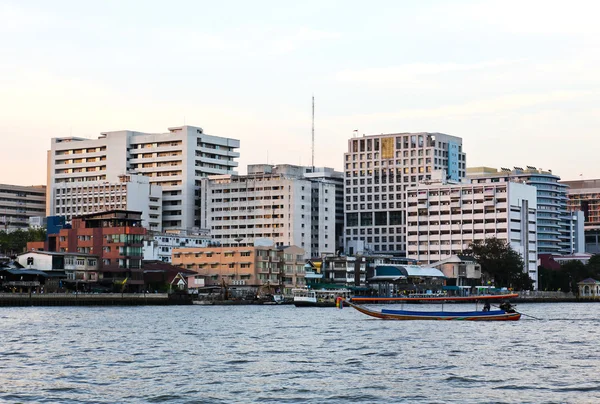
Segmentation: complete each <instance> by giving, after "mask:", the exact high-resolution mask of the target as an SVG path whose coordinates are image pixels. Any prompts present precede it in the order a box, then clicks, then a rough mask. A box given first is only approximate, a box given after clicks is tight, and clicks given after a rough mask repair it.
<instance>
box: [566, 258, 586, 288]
mask: <svg viewBox="0 0 600 404" xmlns="http://www.w3.org/2000/svg"><path fill="white" fill-rule="evenodd" d="M560 270H561V272H563V273H564V274H565V276H566V277H567V278H568V279H569V290H568V291H571V292H573V293H577V292H578V290H579V288H578V287H577V282H580V281H582V280H584V279H586V278H589V277H590V276H591V274H590V270H589V267H587V266H586V265H584V264H583V263H582V262H581V261H579V260H573V261H567V262H565V263H564V264H562V265H561V266H560ZM568 291H567V292H568Z"/></svg>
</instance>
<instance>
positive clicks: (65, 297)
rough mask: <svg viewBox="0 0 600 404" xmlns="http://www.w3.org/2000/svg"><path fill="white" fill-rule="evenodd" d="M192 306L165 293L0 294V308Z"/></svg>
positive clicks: (187, 298) (188, 299) (183, 298)
mask: <svg viewBox="0 0 600 404" xmlns="http://www.w3.org/2000/svg"><path fill="white" fill-rule="evenodd" d="M187 304H192V300H191V297H190V296H189V295H169V294H167V293H146V294H144V293H99V294H92V293H77V294H75V293H48V294H31V295H30V294H28V293H0V307H7V306H8V307H10V306H146V305H148V306H166V305H187Z"/></svg>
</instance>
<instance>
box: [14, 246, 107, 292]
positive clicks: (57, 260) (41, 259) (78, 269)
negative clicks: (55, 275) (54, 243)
mask: <svg viewBox="0 0 600 404" xmlns="http://www.w3.org/2000/svg"><path fill="white" fill-rule="evenodd" d="M17 261H18V262H19V264H21V265H22V266H23V267H25V268H29V269H37V270H39V271H52V272H64V273H65V276H66V280H67V281H73V282H77V283H81V284H82V285H83V284H87V283H96V282H99V281H100V280H101V279H102V274H101V272H100V257H99V256H98V255H93V254H82V253H77V252H73V253H68V252H62V253H61V252H51V251H28V252H26V253H23V254H20V255H18V256H17ZM82 288H83V286H82Z"/></svg>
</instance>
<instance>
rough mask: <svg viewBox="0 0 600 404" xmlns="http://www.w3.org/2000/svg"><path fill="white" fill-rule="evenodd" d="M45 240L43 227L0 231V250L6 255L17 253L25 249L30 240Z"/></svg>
mask: <svg viewBox="0 0 600 404" xmlns="http://www.w3.org/2000/svg"><path fill="white" fill-rule="evenodd" d="M44 240H46V230H45V229H27V230H20V229H19V230H15V231H12V232H6V231H0V252H2V254H4V255H6V256H12V255H16V254H19V253H21V252H23V251H24V250H25V248H26V247H27V243H28V242H30V241H44Z"/></svg>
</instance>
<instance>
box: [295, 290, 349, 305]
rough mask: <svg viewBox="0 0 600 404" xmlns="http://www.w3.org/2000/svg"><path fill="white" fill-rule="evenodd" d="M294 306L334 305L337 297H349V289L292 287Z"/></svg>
mask: <svg viewBox="0 0 600 404" xmlns="http://www.w3.org/2000/svg"><path fill="white" fill-rule="evenodd" d="M292 294H293V296H294V306H296V307H335V303H336V299H337V298H338V297H341V298H344V299H347V298H348V297H350V294H351V291H350V290H349V289H309V288H298V289H292Z"/></svg>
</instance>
